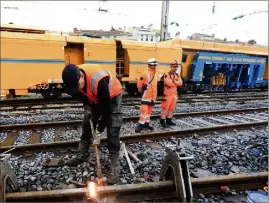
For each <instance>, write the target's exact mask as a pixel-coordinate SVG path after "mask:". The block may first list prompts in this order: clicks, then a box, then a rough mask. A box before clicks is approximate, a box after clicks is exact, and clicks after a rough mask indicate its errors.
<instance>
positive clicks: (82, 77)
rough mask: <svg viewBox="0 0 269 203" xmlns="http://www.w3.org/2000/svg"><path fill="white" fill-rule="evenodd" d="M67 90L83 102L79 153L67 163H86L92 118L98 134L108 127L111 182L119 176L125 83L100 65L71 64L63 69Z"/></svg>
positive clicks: (72, 164)
mask: <svg viewBox="0 0 269 203" xmlns="http://www.w3.org/2000/svg"><path fill="white" fill-rule="evenodd" d="M62 79H63V82H64V86H65V88H66V92H67V93H68V94H69V95H71V96H73V97H75V98H76V99H81V100H82V101H83V104H84V109H85V111H84V120H83V122H82V135H81V138H80V142H79V154H78V155H77V156H76V157H75V158H72V159H69V160H68V161H67V162H66V164H67V165H69V166H75V165H78V164H80V163H82V162H87V161H88V157H89V151H88V149H89V145H90V144H92V141H93V140H92V133H91V132H92V131H91V125H90V123H89V119H90V118H92V121H93V125H94V130H95V133H96V134H100V133H102V132H103V131H104V130H105V128H107V141H108V151H109V157H110V161H111V164H110V170H109V174H108V177H107V183H108V184H109V185H112V184H115V183H116V182H117V181H118V179H119V172H120V164H119V150H120V138H119V134H120V128H121V125H122V121H123V118H122V112H121V106H122V86H121V83H120V81H119V80H118V79H117V78H116V77H115V76H112V75H111V74H110V72H108V71H107V70H105V69H104V68H101V67H100V66H99V65H93V64H82V65H78V66H76V65H74V64H68V65H67V66H65V68H64V69H63V71H62Z"/></svg>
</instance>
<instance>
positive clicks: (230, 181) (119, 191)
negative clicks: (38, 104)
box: [6, 172, 268, 202]
mask: <svg viewBox="0 0 269 203" xmlns="http://www.w3.org/2000/svg"><path fill="white" fill-rule="evenodd" d="M267 181H268V172H261V173H256V174H246V173H243V174H237V175H228V176H213V177H205V178H192V179H191V183H192V187H193V192H194V195H198V194H199V193H203V194H214V193H221V192H222V190H221V188H220V187H221V186H228V187H229V188H230V189H235V190H237V191H238V190H241V191H242V190H251V189H261V188H263V187H264V186H265V185H266V182H267ZM97 193H98V195H99V197H100V198H101V199H104V198H110V199H114V200H116V201H118V202H119V201H127V200H129V201H135V200H151V199H155V198H158V199H161V198H167V197H171V196H174V195H175V186H174V184H173V181H160V182H152V183H142V184H126V185H115V186H100V187H97ZM85 195H86V188H76V189H65V190H52V191H37V192H17V193H8V194H6V201H7V202H11V201H16V202H26V201H31V200H38V201H42V200H48V201H53V200H55V199H57V198H58V200H59V198H60V200H61V201H63V200H66V201H68V200H69V201H70V199H69V198H73V199H72V200H74V198H75V200H82V199H83V196H85Z"/></svg>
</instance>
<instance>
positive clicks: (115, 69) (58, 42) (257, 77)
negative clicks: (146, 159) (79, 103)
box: [0, 25, 268, 98]
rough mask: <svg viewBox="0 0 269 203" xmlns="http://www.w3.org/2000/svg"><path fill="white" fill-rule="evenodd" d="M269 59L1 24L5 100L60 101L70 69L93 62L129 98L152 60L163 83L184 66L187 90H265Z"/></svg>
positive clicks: (210, 47) (215, 48) (246, 49)
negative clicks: (36, 97)
mask: <svg viewBox="0 0 269 203" xmlns="http://www.w3.org/2000/svg"><path fill="white" fill-rule="evenodd" d="M212 54H213V55H212ZM221 55H225V57H226V59H225V60H223V61H221V60H219V59H220V56H221ZM267 56H268V49H267V48H259V47H253V46H235V45H225V44H217V43H209V42H195V41H189V40H169V41H165V42H157V43H145V42H134V41H125V40H104V39H95V38H88V37H84V36H69V35H64V34H61V33H60V34H57V35H55V34H53V33H46V31H45V30H43V29H38V28H26V27H23V28H22V27H16V26H14V25H6V26H3V25H2V26H1V90H0V91H1V95H6V94H12V95H13V96H16V95H25V94H28V93H29V92H35V93H41V94H42V95H43V97H45V98H53V97H58V96H60V95H61V93H63V92H65V89H64V85H63V83H62V80H61V72H62V69H63V67H64V66H65V64H68V63H74V64H83V63H90V64H101V65H102V66H103V67H104V69H107V70H109V71H110V72H111V73H112V74H114V75H116V76H117V77H118V78H119V80H120V81H121V82H122V84H123V86H124V88H125V89H126V91H127V92H128V93H129V94H134V93H136V91H137V89H136V81H137V78H138V77H139V74H140V73H142V72H143V71H144V70H145V69H146V68H147V60H148V59H149V58H151V57H154V58H156V59H157V60H158V62H159V66H158V68H157V73H158V77H159V78H160V77H161V76H162V74H163V73H164V72H166V71H168V70H169V62H170V61H171V60H174V59H176V60H178V61H180V62H181V61H182V70H181V75H182V78H183V80H184V83H185V85H184V87H183V91H188V90H191V91H197V90H205V89H206V88H209V89H210V90H212V89H213V90H226V89H229V88H235V86H236V87H237V88H238V89H241V88H246V87H247V88H250V87H251V88H253V87H260V88H264V87H266V86H267V84H266V82H265V81H266V80H267V79H268V74H267V71H268V59H267ZM201 57H203V61H202V64H201V63H200V61H201V60H200V59H201ZM208 57H209V58H208ZM229 57H231V58H232V61H231V60H230V59H229ZM240 57H241V59H240ZM238 58H239V59H238ZM215 59H216V60H215ZM263 60H265V62H263ZM261 61H262V62H261ZM245 66H248V72H250V73H249V75H251V77H250V79H246V77H245V78H243V79H242V78H241V79H240V77H241V75H242V74H245V69H246V68H245ZM257 67H258V70H257ZM228 69H229V70H230V71H227V70H228ZM252 69H253V70H252ZM255 71H256V72H255ZM235 72H236V73H237V72H238V73H237V75H236V76H233V77H232V76H231V77H230V75H233V74H235ZM261 72H262V73H261ZM208 73H210V74H208ZM197 74H198V76H197ZM261 74H262V75H261ZM253 75H254V76H253ZM227 79H229V81H227ZM237 79H238V81H237ZM240 81H241V82H240ZM250 81H252V82H250ZM253 81H255V82H254V83H253ZM239 83H240V84H239ZM206 85H208V86H206ZM202 87H203V88H204V89H203V88H202ZM205 87H206V88H205ZM214 88H215V89H214Z"/></svg>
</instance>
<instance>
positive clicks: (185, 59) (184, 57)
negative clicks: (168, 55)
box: [182, 54, 188, 63]
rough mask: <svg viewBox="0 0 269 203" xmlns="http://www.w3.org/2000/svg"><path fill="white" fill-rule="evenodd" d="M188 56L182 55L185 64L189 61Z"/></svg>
mask: <svg viewBox="0 0 269 203" xmlns="http://www.w3.org/2000/svg"><path fill="white" fill-rule="evenodd" d="M187 58H188V55H187V54H182V63H185V62H186V61H187Z"/></svg>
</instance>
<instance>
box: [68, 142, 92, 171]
mask: <svg viewBox="0 0 269 203" xmlns="http://www.w3.org/2000/svg"><path fill="white" fill-rule="evenodd" d="M89 144H90V143H89V142H84V141H80V142H79V153H78V155H77V156H76V157H75V158H71V159H69V160H67V161H66V165H68V166H77V165H78V164H81V163H82V162H84V161H87V159H88V157H89V155H90V153H89V151H88V150H89Z"/></svg>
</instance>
